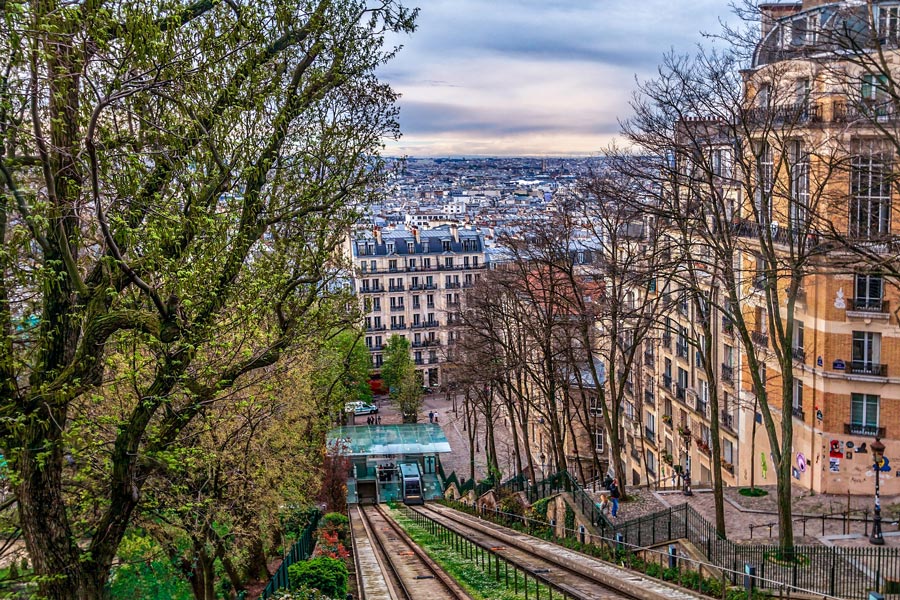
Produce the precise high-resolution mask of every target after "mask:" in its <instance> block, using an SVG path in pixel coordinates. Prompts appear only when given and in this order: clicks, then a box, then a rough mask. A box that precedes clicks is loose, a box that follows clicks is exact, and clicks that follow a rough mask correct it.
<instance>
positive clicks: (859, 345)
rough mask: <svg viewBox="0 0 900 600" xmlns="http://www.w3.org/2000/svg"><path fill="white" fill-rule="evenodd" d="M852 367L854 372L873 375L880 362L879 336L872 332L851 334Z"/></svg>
mask: <svg viewBox="0 0 900 600" xmlns="http://www.w3.org/2000/svg"><path fill="white" fill-rule="evenodd" d="M852 357H853V365H852V369H853V370H854V371H861V372H862V373H873V372H874V370H875V368H876V365H878V363H879V362H881V334H880V333H875V332H872V331H854V332H853V352H852Z"/></svg>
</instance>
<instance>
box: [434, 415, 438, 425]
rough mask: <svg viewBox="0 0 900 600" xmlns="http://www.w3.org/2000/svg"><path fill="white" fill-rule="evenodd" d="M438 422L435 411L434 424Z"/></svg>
mask: <svg viewBox="0 0 900 600" xmlns="http://www.w3.org/2000/svg"><path fill="white" fill-rule="evenodd" d="M437 422H438V419H437V413H434V424H435V425H437Z"/></svg>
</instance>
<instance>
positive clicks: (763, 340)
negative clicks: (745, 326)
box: [750, 331, 769, 348]
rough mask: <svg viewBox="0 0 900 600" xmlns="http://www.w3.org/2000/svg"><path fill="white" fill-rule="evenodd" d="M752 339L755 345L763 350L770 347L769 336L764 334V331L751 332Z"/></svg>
mask: <svg viewBox="0 0 900 600" xmlns="http://www.w3.org/2000/svg"><path fill="white" fill-rule="evenodd" d="M750 339H751V340H753V343H754V344H756V345H757V346H760V347H762V348H768V347H769V334H767V333H763V332H762V331H751V332H750Z"/></svg>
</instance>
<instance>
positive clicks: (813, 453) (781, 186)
mask: <svg viewBox="0 0 900 600" xmlns="http://www.w3.org/2000/svg"><path fill="white" fill-rule="evenodd" d="M761 8H762V11H763V27H762V33H763V35H762V39H761V40H760V42H759V45H758V47H757V50H756V53H755V59H754V65H753V69H752V71H751V72H750V73H748V76H747V79H746V82H747V83H746V85H747V94H746V96H747V98H748V99H750V102H752V103H753V106H752V108H751V109H750V111H751V112H750V113H749V114H750V115H751V118H756V119H758V120H759V126H758V127H756V128H755V130H753V131H754V132H753V133H752V135H753V136H754V137H755V138H756V139H753V140H751V143H755V144H758V145H759V148H760V152H759V153H758V155H759V161H758V163H759V164H758V167H759V172H760V173H761V181H760V185H759V188H760V190H761V193H763V194H765V193H768V194H770V195H771V208H770V211H771V213H772V217H771V225H770V227H771V228H772V231H773V233H775V235H773V236H772V237H773V238H774V239H775V242H776V244H775V247H776V248H777V249H779V251H781V252H783V253H789V252H791V251H795V252H796V250H797V249H798V248H799V249H801V250H803V249H809V248H810V247H813V249H814V250H815V249H816V248H817V244H818V243H819V239H818V237H817V236H807V237H805V238H801V239H799V240H798V239H797V232H798V231H803V227H804V226H805V225H806V223H807V222H809V221H810V220H811V219H816V218H818V222H817V225H816V227H817V228H820V229H821V228H824V227H827V226H828V224H831V225H833V229H834V233H835V235H838V236H840V237H842V238H843V239H845V240H847V241H849V242H851V243H853V244H858V245H863V246H865V247H867V248H870V249H871V251H872V252H871V254H872V256H873V258H877V260H891V261H892V260H894V259H895V258H896V254H891V251H892V249H893V248H895V246H894V244H893V243H892V242H891V240H892V239H893V238H894V237H895V236H896V232H897V231H898V228H900V217H898V214H897V211H896V210H892V205H893V204H894V202H895V200H894V199H895V197H896V194H897V191H896V186H895V185H894V184H893V178H894V177H895V171H896V168H897V153H896V143H897V140H898V136H897V132H898V130H897V128H896V125H897V123H898V122H900V119H898V117H900V113H898V111H897V110H896V104H895V102H894V101H892V100H891V97H890V94H889V93H888V89H887V80H888V79H889V78H893V77H895V76H896V75H897V74H898V73H900V67H898V66H897V65H898V63H897V59H898V57H900V53H898V49H897V48H898V45H897V42H898V40H900V18H898V17H900V3H898V2H864V3H860V2H821V1H810V0H806V1H804V2H796V3H793V4H790V5H787V6H786V5H784V4H779V5H771V6H770V5H763V6H762V7H761ZM851 47H852V48H856V50H854V51H852V52H850V51H847V50H846V49H849V48H851ZM876 50H880V52H881V53H882V56H883V59H884V60H883V62H882V61H881V59H875V60H873V59H872V58H871V57H874V56H877V54H876ZM823 51H826V52H827V51H831V54H825V56H831V57H832V58H830V59H824V58H823V57H822V54H823ZM817 53H819V56H817V57H816V58H815V59H811V58H810V57H811V56H815V55H816V54H817ZM879 65H882V66H883V65H886V66H887V68H888V69H889V71H883V70H882V71H880V72H879V70H878V69H879V68H881V67H879ZM751 124H752V123H751ZM773 124H775V125H776V126H779V131H784V130H785V125H789V126H790V136H789V137H788V138H787V141H786V142H785V141H783V140H779V141H775V140H773V139H772V137H773V136H771V135H770V134H767V133H766V132H770V131H771V130H772V125H773ZM835 149H836V150H835ZM836 156H837V158H838V159H839V161H838V160H835V157H836ZM748 201H754V202H755V201H757V199H756V198H752V199H748ZM751 235H752V234H751ZM811 255H812V257H813V258H812V260H811V267H812V268H810V269H809V272H808V273H807V274H806V275H805V276H804V278H803V281H802V286H801V287H800V289H799V290H798V292H797V296H796V304H795V308H794V310H795V313H794V314H795V318H796V327H795V329H794V335H793V340H792V343H791V352H792V354H793V365H792V373H793V380H794V383H793V406H792V411H791V414H781V413H780V412H779V413H778V415H777V417H778V419H779V420H780V419H786V418H790V419H792V421H793V429H794V444H793V446H794V448H793V454H792V457H791V459H792V474H793V477H794V482H795V484H797V485H800V486H803V487H805V488H808V489H810V490H815V491H817V492H828V493H839V494H842V493H848V492H849V493H853V494H871V493H872V492H873V488H874V474H873V471H872V466H871V463H872V460H871V453H869V451H868V448H867V447H868V446H869V445H870V444H871V443H872V442H873V441H874V440H875V439H876V438H880V439H881V441H882V442H883V443H884V444H885V445H886V447H887V449H886V451H885V456H886V457H888V459H889V461H890V460H897V461H898V463H900V385H898V384H900V362H898V359H900V328H898V322H897V316H896V314H895V313H893V312H892V309H893V308H896V306H897V304H896V303H897V301H898V292H897V289H896V286H895V285H894V283H891V282H889V281H887V280H886V279H885V277H884V273H883V271H882V270H880V269H879V268H877V267H873V266H872V263H871V262H870V263H866V262H865V261H861V260H859V259H858V258H856V257H852V256H850V255H848V253H847V252H845V251H828V252H821V253H818V252H815V251H813V252H811ZM753 260H754V257H753V256H752V255H749V256H746V257H745V261H746V263H747V270H748V271H752V261H753ZM873 262H874V261H873ZM770 276H771V274H770V273H764V272H762V270H760V271H759V272H758V275H756V276H753V277H752V278H749V281H748V286H749V287H750V288H760V289H762V288H763V287H764V286H765V285H766V284H767V281H766V278H767V277H770ZM787 310H788V308H787V307H786V306H785V307H784V308H782V311H783V312H784V311H787ZM745 313H746V314H747V315H748V318H749V320H750V321H753V322H755V323H756V331H755V333H754V341H755V343H757V344H758V345H759V347H760V348H761V350H763V351H766V350H767V349H768V351H769V354H771V348H772V343H773V340H770V339H769V329H770V328H769V327H768V323H767V322H766V314H765V311H762V310H760V308H759V306H758V305H757V306H754V305H753V303H752V302H748V303H747V305H746V306H745ZM765 369H766V380H767V393H774V394H779V393H780V387H781V385H782V377H783V372H782V370H781V368H780V367H779V364H778V362H777V361H771V360H770V361H766V364H765ZM742 393H743V394H744V396H746V397H749V396H751V395H752V391H750V390H749V389H748V386H746V385H744V386H743V390H742ZM748 424H749V423H748ZM760 430H761V428H757V435H756V440H755V446H756V448H757V451H756V452H757V453H756V456H749V455H748V456H746V460H747V461H748V463H749V464H750V465H752V468H753V469H754V470H755V475H756V478H757V481H760V480H762V481H764V482H767V483H771V482H774V477H773V475H772V474H771V472H769V473H768V474H767V473H766V471H767V470H769V471H770V470H771V468H772V466H771V462H770V463H769V465H766V464H765V462H766V460H765V458H766V456H767V455H768V454H769V450H768V440H767V438H766V436H765V435H764V434H763V432H762V431H760ZM742 433H745V434H747V435H746V437H742V439H746V440H748V441H749V440H750V439H751V435H752V433H751V432H750V431H749V430H747V429H746V428H745V430H744V431H743V432H742ZM746 446H750V444H746ZM745 454H749V452H745ZM767 467H768V468H767ZM891 471H893V469H892V470H891ZM898 473H900V472H898ZM881 485H882V491H883V493H887V494H896V493H900V479H898V478H895V477H893V476H891V473H889V474H887V475H882V478H881Z"/></svg>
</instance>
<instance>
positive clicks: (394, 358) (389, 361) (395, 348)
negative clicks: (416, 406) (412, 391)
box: [381, 335, 415, 399]
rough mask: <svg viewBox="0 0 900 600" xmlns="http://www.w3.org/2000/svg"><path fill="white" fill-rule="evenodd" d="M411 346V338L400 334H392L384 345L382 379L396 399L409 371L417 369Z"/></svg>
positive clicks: (392, 396)
mask: <svg viewBox="0 0 900 600" xmlns="http://www.w3.org/2000/svg"><path fill="white" fill-rule="evenodd" d="M409 348H410V346H409V340H407V339H406V338H405V337H402V336H399V335H392V336H391V337H389V338H388V340H387V343H386V344H385V345H384V362H383V363H382V365H381V379H382V381H384V385H385V386H386V387H387V388H388V390H389V391H390V394H391V398H394V399H396V397H397V394H399V393H400V384H401V382H402V381H403V379H404V378H405V377H406V375H407V373H409V372H410V371H415V365H413V361H412V358H410V356H409Z"/></svg>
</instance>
